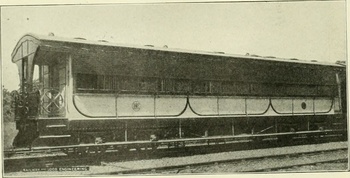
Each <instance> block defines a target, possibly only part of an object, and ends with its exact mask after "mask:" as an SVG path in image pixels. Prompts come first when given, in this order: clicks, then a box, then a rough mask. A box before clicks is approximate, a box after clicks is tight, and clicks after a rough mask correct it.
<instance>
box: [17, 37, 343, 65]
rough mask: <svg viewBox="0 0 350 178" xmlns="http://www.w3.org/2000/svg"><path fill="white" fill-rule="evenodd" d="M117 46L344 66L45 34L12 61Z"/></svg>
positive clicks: (23, 44) (28, 41)
mask: <svg viewBox="0 0 350 178" xmlns="http://www.w3.org/2000/svg"><path fill="white" fill-rule="evenodd" d="M116 48H130V49H142V50H151V51H164V52H171V53H185V54H197V55H206V56H213V57H216V56H217V57H226V58H237V59H247V60H259V61H276V62H285V63H298V64H311V65H325V66H335V67H344V64H343V63H338V62H337V63H325V62H317V61H304V60H298V59H285V58H275V57H270V56H267V57H262V56H256V55H234V54H226V53H222V52H204V51H191V50H183V49H171V48H164V47H153V46H151V45H145V46H140V45H139V46H136V45H125V44H117V43H109V42H107V41H103V40H102V41H97V42H96V41H88V40H85V39H83V38H74V39H67V38H61V37H56V36H43V35H34V34H26V35H24V36H23V37H22V38H21V39H20V40H19V41H18V43H17V45H16V47H15V48H14V50H13V52H12V62H17V61H18V60H20V59H21V58H24V57H26V56H29V55H32V54H35V53H36V52H37V51H38V49H40V51H41V50H42V51H54V52H72V53H74V52H76V51H81V52H83V53H89V52H96V51H100V52H113V51H114V52H116V51H117V49H116Z"/></svg>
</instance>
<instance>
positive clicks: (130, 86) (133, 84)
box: [119, 77, 139, 91]
mask: <svg viewBox="0 0 350 178" xmlns="http://www.w3.org/2000/svg"><path fill="white" fill-rule="evenodd" d="M138 88H139V82H138V79H137V78H132V77H125V78H120V79H119V90H121V91H137V90H138Z"/></svg>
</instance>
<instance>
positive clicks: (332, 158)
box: [108, 144, 347, 174]
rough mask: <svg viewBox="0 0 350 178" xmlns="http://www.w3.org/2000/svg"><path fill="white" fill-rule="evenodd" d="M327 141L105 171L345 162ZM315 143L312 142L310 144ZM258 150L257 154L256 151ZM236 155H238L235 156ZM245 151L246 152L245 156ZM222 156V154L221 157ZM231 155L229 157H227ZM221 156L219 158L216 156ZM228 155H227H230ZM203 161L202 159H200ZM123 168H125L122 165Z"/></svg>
mask: <svg viewBox="0 0 350 178" xmlns="http://www.w3.org/2000/svg"><path fill="white" fill-rule="evenodd" d="M326 145H327V144H324V145H318V146H320V147H321V149H316V148H315V147H314V148H311V149H309V150H306V151H295V150H297V149H299V148H303V146H292V147H285V148H278V149H273V152H271V151H268V149H261V150H251V151H241V152H240V153H222V154H221V155H220V154H213V155H209V156H205V157H198V158H199V159H198V158H182V159H179V160H176V161H175V160H174V161H172V163H169V162H168V160H163V161H159V162H158V164H157V163H156V162H154V161H153V163H151V161H149V162H144V165H153V167H151V166H150V167H147V168H146V167H143V168H139V169H137V168H130V169H129V170H120V171H115V172H110V173H108V174H178V173H180V174H181V173H186V174H188V173H215V172H219V173H222V172H228V173H233V172H267V171H268V172H270V171H278V170H280V169H287V168H293V167H296V166H305V165H315V164H320V163H330V162H344V161H347V148H346V145H345V144H344V145H343V146H339V147H337V146H336V147H333V148H328V149H325V147H327V146H326ZM314 146H316V145H314ZM259 152H260V153H259ZM239 154H240V155H239ZM246 154H250V155H247V156H245V155H246ZM222 155H226V156H225V158H222ZM231 156H233V157H231ZM220 157H221V158H220ZM230 157H231V158H230ZM200 159H202V160H200ZM203 160H205V161H203ZM123 168H124V169H126V168H128V167H127V166H126V165H125V164H124V167H123Z"/></svg>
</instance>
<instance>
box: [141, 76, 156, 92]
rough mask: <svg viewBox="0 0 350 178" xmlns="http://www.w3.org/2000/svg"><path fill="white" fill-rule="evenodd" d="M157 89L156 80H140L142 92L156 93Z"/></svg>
mask: <svg viewBox="0 0 350 178" xmlns="http://www.w3.org/2000/svg"><path fill="white" fill-rule="evenodd" d="M156 89H157V80H156V79H147V78H146V79H141V80H140V90H141V91H149V92H154V91H156Z"/></svg>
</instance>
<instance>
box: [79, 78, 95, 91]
mask: <svg viewBox="0 0 350 178" xmlns="http://www.w3.org/2000/svg"><path fill="white" fill-rule="evenodd" d="M76 85H77V89H78V90H94V89H97V75H93V74H77V79H76Z"/></svg>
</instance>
